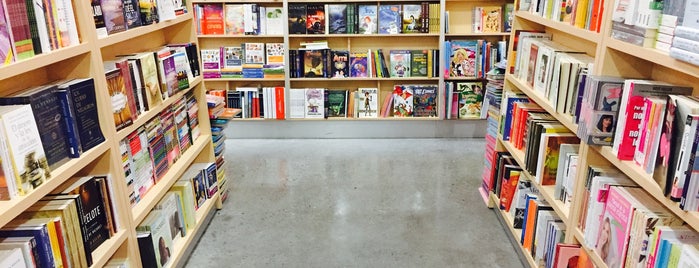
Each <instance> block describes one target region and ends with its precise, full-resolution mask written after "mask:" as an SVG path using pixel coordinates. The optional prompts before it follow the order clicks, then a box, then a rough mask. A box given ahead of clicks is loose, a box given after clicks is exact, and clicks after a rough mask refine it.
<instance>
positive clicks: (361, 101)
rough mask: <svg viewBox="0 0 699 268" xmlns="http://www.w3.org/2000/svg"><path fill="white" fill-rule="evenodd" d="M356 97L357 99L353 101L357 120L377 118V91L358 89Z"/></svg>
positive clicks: (373, 89) (374, 89)
mask: <svg viewBox="0 0 699 268" xmlns="http://www.w3.org/2000/svg"><path fill="white" fill-rule="evenodd" d="M356 96H357V97H358V98H357V100H356V101H355V105H356V106H357V108H356V109H355V111H356V113H357V116H356V117H357V118H376V117H378V103H379V100H378V89H376V88H359V89H357V94H356Z"/></svg>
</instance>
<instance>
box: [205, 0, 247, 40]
mask: <svg viewBox="0 0 699 268" xmlns="http://www.w3.org/2000/svg"><path fill="white" fill-rule="evenodd" d="M205 12H206V11H205ZM223 13H224V14H225V18H224V20H225V21H224V25H225V29H224V31H225V33H226V34H229V35H244V34H245V26H244V23H243V19H244V13H243V5H242V4H224V5H223ZM205 14H206V13H205ZM214 14H218V13H214ZM215 16H216V15H212V16H211V17H206V19H207V24H206V25H207V27H213V25H212V26H209V25H208V19H209V18H211V19H212V20H214V21H217V20H218V18H217V17H215ZM206 31H207V32H208V30H206Z"/></svg>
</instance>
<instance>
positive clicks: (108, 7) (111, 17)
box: [100, 0, 126, 34]
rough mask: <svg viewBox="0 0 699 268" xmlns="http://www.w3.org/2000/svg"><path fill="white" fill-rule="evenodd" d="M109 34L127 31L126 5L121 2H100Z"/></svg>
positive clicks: (103, 0)
mask: <svg viewBox="0 0 699 268" xmlns="http://www.w3.org/2000/svg"><path fill="white" fill-rule="evenodd" d="M100 5H101V6H102V14H103V15H104V23H105V26H106V27H107V34H115V33H118V32H123V31H126V20H125V19H124V3H123V2H122V1H121V0H100Z"/></svg>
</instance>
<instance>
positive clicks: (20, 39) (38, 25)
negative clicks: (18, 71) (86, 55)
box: [0, 0, 80, 66]
mask: <svg viewBox="0 0 699 268" xmlns="http://www.w3.org/2000/svg"><path fill="white" fill-rule="evenodd" d="M0 40H3V42H0V66H1V65H7V64H10V63H12V62H15V61H20V60H25V59H28V58H31V57H33V56H35V55H39V54H43V53H48V52H51V51H53V50H56V49H59V48H63V47H69V46H74V45H77V44H79V43H80V38H79V36H78V29H77V23H76V21H75V14H74V10H73V5H72V3H71V1H67V0H46V1H32V2H27V1H18V0H12V1H2V2H1V3H0Z"/></svg>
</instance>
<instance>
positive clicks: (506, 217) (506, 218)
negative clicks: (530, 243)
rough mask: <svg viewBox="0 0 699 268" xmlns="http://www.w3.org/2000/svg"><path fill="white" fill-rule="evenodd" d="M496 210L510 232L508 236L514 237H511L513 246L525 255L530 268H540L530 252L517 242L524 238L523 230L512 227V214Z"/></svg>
mask: <svg viewBox="0 0 699 268" xmlns="http://www.w3.org/2000/svg"><path fill="white" fill-rule="evenodd" d="M495 209H496V210H497V211H496V212H495V213H496V214H497V215H498V217H499V218H500V219H501V223H502V224H503V225H505V226H506V228H507V229H508V230H509V233H508V234H509V235H512V237H511V238H513V239H512V241H513V245H512V246H513V247H515V248H517V249H518V250H519V253H520V255H524V257H525V259H526V260H527V263H529V267H532V268H534V267H538V265H536V262H534V258H533V257H532V255H531V254H530V253H529V252H527V251H526V250H525V249H524V247H522V244H520V243H517V241H519V240H520V238H521V237H522V230H521V229H515V228H514V226H513V225H512V222H513V220H514V219H512V217H510V214H508V213H507V212H505V211H503V210H501V209H499V208H495Z"/></svg>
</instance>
